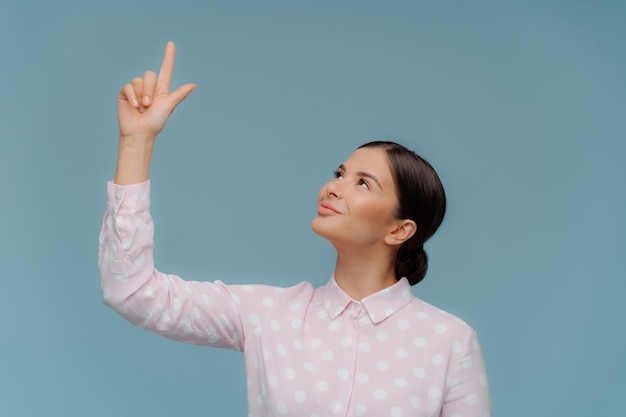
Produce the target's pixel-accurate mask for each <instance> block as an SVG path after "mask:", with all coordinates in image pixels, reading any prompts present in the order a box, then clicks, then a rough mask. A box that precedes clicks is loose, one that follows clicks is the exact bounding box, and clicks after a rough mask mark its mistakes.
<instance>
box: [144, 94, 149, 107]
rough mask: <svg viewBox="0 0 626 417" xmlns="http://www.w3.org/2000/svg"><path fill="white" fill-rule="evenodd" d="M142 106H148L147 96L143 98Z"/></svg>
mask: <svg viewBox="0 0 626 417" xmlns="http://www.w3.org/2000/svg"><path fill="white" fill-rule="evenodd" d="M142 101H143V105H144V106H147V105H148V104H150V97H148V96H143V100H142Z"/></svg>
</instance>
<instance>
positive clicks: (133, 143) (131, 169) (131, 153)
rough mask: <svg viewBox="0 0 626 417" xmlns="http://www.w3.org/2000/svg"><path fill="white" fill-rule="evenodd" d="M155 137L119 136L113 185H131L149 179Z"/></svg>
mask: <svg viewBox="0 0 626 417" xmlns="http://www.w3.org/2000/svg"><path fill="white" fill-rule="evenodd" d="M154 140H155V137H123V136H120V139H119V144H118V154H117V168H116V170H115V179H114V181H113V182H114V183H115V184H118V185H131V184H139V183H142V182H146V181H147V180H148V178H149V177H150V159H151V157H152V148H153V147H154Z"/></svg>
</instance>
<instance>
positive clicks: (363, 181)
mask: <svg viewBox="0 0 626 417" xmlns="http://www.w3.org/2000/svg"><path fill="white" fill-rule="evenodd" d="M359 186H361V187H363V188H365V189H366V190H369V189H370V186H369V184H368V183H367V181H365V180H364V179H360V180H359Z"/></svg>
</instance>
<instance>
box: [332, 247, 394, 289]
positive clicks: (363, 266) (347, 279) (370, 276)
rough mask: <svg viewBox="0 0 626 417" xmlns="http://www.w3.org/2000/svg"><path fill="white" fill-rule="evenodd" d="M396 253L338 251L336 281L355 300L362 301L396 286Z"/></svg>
mask: <svg viewBox="0 0 626 417" xmlns="http://www.w3.org/2000/svg"><path fill="white" fill-rule="evenodd" d="M394 255H395V254H394V253H392V252H389V253H385V254H382V255H381V253H380V251H376V253H369V252H368V251H365V252H364V251H362V250H359V251H354V250H352V251H346V250H343V251H342V250H337V262H336V264H335V274H334V276H335V281H336V282H337V285H339V287H340V288H341V289H342V290H343V291H344V292H345V293H346V294H348V295H349V296H350V297H351V298H352V299H353V300H357V301H360V300H362V299H363V298H365V297H367V296H369V295H372V294H374V293H376V292H378V291H380V290H382V289H385V288H387V287H390V286H392V285H394V284H395V283H396V282H397V280H396V274H395V269H394V262H395V257H394Z"/></svg>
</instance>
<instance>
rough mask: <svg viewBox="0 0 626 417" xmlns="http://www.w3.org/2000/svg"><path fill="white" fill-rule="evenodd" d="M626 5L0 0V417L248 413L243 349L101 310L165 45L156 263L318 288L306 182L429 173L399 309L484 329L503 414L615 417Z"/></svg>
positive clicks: (323, 255)
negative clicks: (436, 217) (136, 129)
mask: <svg viewBox="0 0 626 417" xmlns="http://www.w3.org/2000/svg"><path fill="white" fill-rule="evenodd" d="M625 22H626V4H625V3H624V2H620V1H547V2H546V1H526V2H501V1H473V2H468V1H456V2H453V1H441V2H418V1H414V2H409V1H389V2H382V1H381V2H373V1H353V2H349V1H344V2H335V1H333V2H331V1H316V2H312V1H310V2H304V1H289V2H287V1H282V2H281V1H264V2H241V1H231V2H225V1H224V2H219V3H217V2H199V1H198V2H193V1H178V2H173V1H168V2H166V1H132V2H131V1H119V0H115V1H111V0H109V1H99V2H88V1H74V2H72V1H55V2H52V1H50V2H45V1H18V0H2V1H1V2H0V80H1V82H2V90H1V93H0V94H1V99H0V118H1V122H0V151H1V153H0V181H1V182H0V184H1V187H2V188H1V190H2V191H1V199H2V203H1V204H0V218H1V219H2V225H1V233H0V265H1V267H2V272H1V274H2V275H1V280H2V287H1V289H2V292H1V294H2V301H1V302H0V415H1V416H7V417H13V416H50V415H58V416H92V417H98V416H112V415H115V416H151V417H157V416H170V415H206V416H244V415H246V404H245V380H244V369H243V363H242V362H243V361H242V360H241V359H242V357H241V356H240V354H239V353H237V352H230V351H221V350H210V349H207V348H201V347H196V346H188V345H184V344H181V343H176V342H172V341H169V340H166V339H164V338H161V337H159V336H156V335H153V334H150V333H147V332H144V331H142V330H139V329H137V328H134V327H132V326H131V325H130V324H128V323H126V322H125V321H123V319H121V318H120V317H119V316H117V315H116V314H115V313H114V312H113V311H112V310H110V309H108V308H106V307H104V306H103V305H102V302H101V294H100V290H99V283H98V271H97V242H98V233H99V228H100V222H101V217H102V214H103V212H104V207H105V181H106V180H109V179H111V178H112V177H113V173H114V168H115V158H116V145H117V122H116V95H117V92H118V90H119V88H120V87H121V86H122V85H123V84H125V83H126V82H128V81H130V79H132V78H133V77H135V76H140V75H142V74H143V72H144V71H145V70H147V69H154V70H158V68H159V65H160V60H161V57H162V53H163V48H164V46H165V43H166V41H167V40H174V41H175V42H176V43H177V46H178V56H177V67H176V70H175V74H174V81H173V84H174V85H179V84H181V83H185V82H195V83H197V84H198V89H197V90H196V91H195V92H194V93H193V94H192V95H191V96H190V97H189V98H188V99H187V100H186V101H185V102H183V103H182V105H181V106H180V107H179V108H178V109H177V110H176V112H175V113H174V115H173V117H172V119H171V120H170V122H169V124H168V126H167V127H166V128H165V130H164V132H163V133H162V135H161V136H160V137H159V139H158V143H157V147H156V150H155V153H154V159H153V165H152V175H151V178H152V181H153V196H152V201H153V216H154V218H155V221H156V225H157V229H156V244H157V254H156V256H157V267H159V269H161V270H164V271H167V272H172V273H177V274H179V275H182V276H183V277H185V278H188V279H211V280H213V279H223V280H225V281H227V282H229V283H243V282H254V283H259V282H261V283H267V284H275V285H291V284H294V283H297V282H299V281H301V280H310V281H311V282H313V283H314V284H315V285H321V284H323V283H325V282H326V281H327V279H328V278H329V276H330V274H331V272H332V267H333V265H334V252H333V250H332V247H331V246H330V245H329V244H328V243H327V242H325V241H324V240H322V239H321V238H319V237H318V236H316V235H315V234H313V233H312V232H311V231H310V227H309V224H310V221H311V219H312V218H313V216H314V213H315V199H316V195H317V192H318V190H319V187H320V186H321V185H322V184H323V183H324V182H325V181H326V180H327V179H329V178H330V177H331V176H332V171H333V170H334V169H335V168H336V166H337V165H338V164H339V163H341V162H343V160H344V159H345V158H347V157H348V156H349V154H350V152H351V151H352V150H353V149H354V148H355V147H356V146H358V145H360V144H361V143H364V142H366V141H369V140H372V139H393V140H397V141H399V142H401V143H403V144H405V145H407V146H409V147H411V148H413V149H415V150H416V151H417V152H418V153H420V154H421V155H423V156H424V157H425V158H426V159H428V160H429V161H430V162H431V163H432V164H433V165H434V166H435V167H436V169H437V170H438V172H439V173H440V175H441V177H442V179H443V182H444V185H445V186H446V190H447V193H448V197H449V211H448V214H447V218H446V219H445V221H444V224H443V226H442V229H441V230H440V232H439V233H438V234H437V235H436V236H435V237H434V238H433V239H432V240H431V241H430V242H429V244H428V245H427V251H428V252H429V253H430V257H431V266H430V272H429V274H428V276H427V278H426V280H425V281H424V282H423V283H422V284H420V285H418V286H417V287H415V288H414V292H415V293H416V295H418V296H420V297H421V298H423V299H425V300H427V301H429V302H431V303H433V304H435V305H437V306H439V307H441V308H443V309H446V310H448V311H450V312H452V313H455V314H457V315H459V316H461V317H462V318H464V319H465V320H466V321H468V322H469V323H470V324H471V325H472V326H473V327H474V328H475V329H476V330H477V332H478V334H479V337H480V339H481V342H482V345H483V351H484V356H485V359H486V361H487V366H488V370H489V376H490V382H491V386H492V391H493V397H494V407H495V413H494V415H496V416H507V417H518V416H519V417H522V416H523V417H527V416H543V415H545V416H568V417H572V416H591V415H612V416H618V415H626V402H624V389H625V388H626V383H625V382H624V380H623V375H624V374H626V362H625V361H624V353H625V352H626V324H625V323H624V322H625V318H626V308H625V307H624V302H623V298H624V295H625V294H626V284H625V278H626V274H625V272H624V263H625V259H626V256H625V255H624V254H625V252H626V215H625V214H626V186H625V183H626V163H624V160H625V159H626V82H625V74H626V53H625V50H624V40H625V39H626V24H625Z"/></svg>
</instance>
